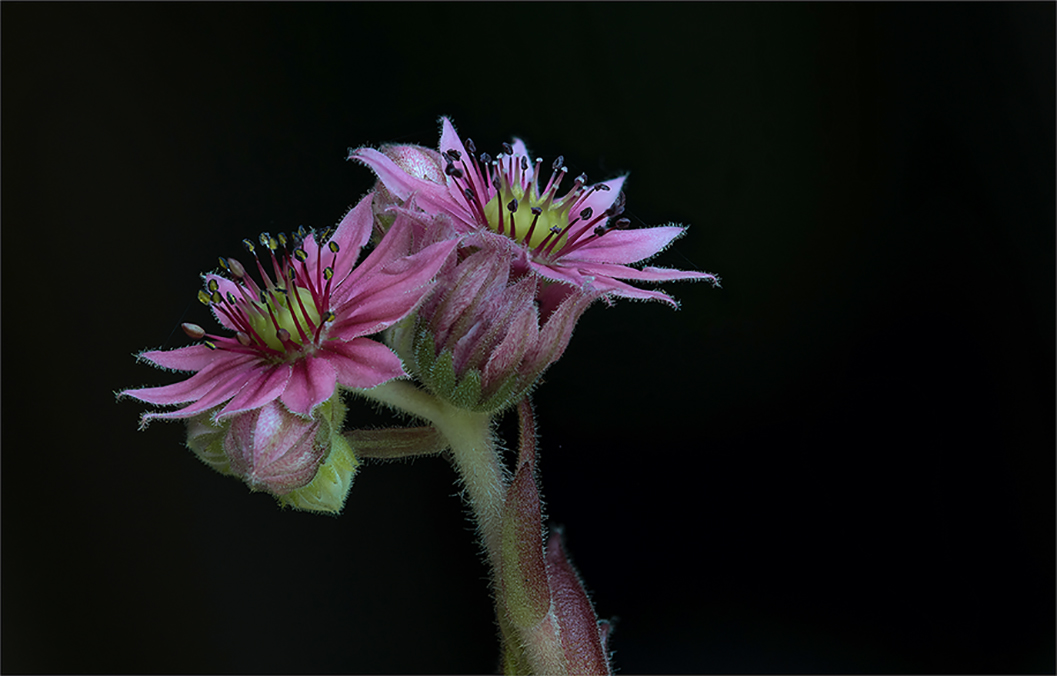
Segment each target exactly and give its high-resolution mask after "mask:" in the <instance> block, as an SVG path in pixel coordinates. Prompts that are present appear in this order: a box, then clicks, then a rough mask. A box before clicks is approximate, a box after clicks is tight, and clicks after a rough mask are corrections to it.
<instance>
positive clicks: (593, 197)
mask: <svg viewBox="0 0 1057 676" xmlns="http://www.w3.org/2000/svg"><path fill="white" fill-rule="evenodd" d="M626 179H627V176H618V177H617V178H614V179H611V180H609V181H602V182H601V183H600V184H599V185H604V186H606V187H608V188H609V190H592V191H591V194H590V195H588V196H587V197H586V198H584V201H583V206H581V207H578V208H580V209H582V208H583V207H591V210H592V211H594V212H595V213H596V214H600V213H602V212H603V211H605V210H606V209H608V208H609V207H611V206H613V202H616V201H617V196H618V195H619V194H620V191H621V189H623V187H624V181H625V180H626Z"/></svg>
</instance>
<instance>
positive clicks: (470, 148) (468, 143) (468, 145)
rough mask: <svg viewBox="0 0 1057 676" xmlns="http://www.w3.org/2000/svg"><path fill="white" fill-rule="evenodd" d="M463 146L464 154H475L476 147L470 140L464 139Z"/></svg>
mask: <svg viewBox="0 0 1057 676" xmlns="http://www.w3.org/2000/svg"><path fill="white" fill-rule="evenodd" d="M463 145H465V146H466V152H468V153H470V154H471V155H473V154H474V153H475V152H477V146H475V145H474V144H473V139H472V138H468V139H466V143H464V144H463Z"/></svg>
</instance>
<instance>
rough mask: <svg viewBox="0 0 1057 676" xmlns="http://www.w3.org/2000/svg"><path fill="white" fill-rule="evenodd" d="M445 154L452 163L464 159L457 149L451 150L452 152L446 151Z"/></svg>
mask: <svg viewBox="0 0 1057 676" xmlns="http://www.w3.org/2000/svg"><path fill="white" fill-rule="evenodd" d="M444 154H445V155H447V157H448V159H449V160H450V161H452V162H458V161H459V160H460V159H462V153H460V152H459V151H458V150H456V149H455V148H451V149H450V150H445V151H444Z"/></svg>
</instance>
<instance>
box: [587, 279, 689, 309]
mask: <svg viewBox="0 0 1057 676" xmlns="http://www.w3.org/2000/svg"><path fill="white" fill-rule="evenodd" d="M591 286H592V287H593V288H594V289H596V290H598V291H600V292H602V293H605V294H607V295H612V296H618V297H620V298H631V299H636V300H659V301H661V302H662V303H667V304H668V305H671V306H672V307H673V308H676V309H678V307H679V303H678V301H676V300H675V299H674V298H672V297H671V296H669V295H668V294H666V293H664V292H662V291H650V290H647V289H640V288H638V287H635V286H632V285H630V284H625V283H624V282H621V281H617V280H615V279H613V278H612V277H596V278H595V280H594V281H593V282H591Z"/></svg>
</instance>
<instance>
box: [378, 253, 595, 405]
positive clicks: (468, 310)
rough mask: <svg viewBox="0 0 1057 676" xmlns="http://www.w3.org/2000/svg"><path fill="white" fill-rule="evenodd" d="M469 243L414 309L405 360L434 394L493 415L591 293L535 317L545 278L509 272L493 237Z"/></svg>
mask: <svg viewBox="0 0 1057 676" xmlns="http://www.w3.org/2000/svg"><path fill="white" fill-rule="evenodd" d="M472 244H473V246H471V247H468V248H467V249H465V250H463V251H462V252H461V253H463V254H464V256H463V258H462V260H461V261H459V262H457V263H456V262H451V263H449V265H447V266H446V267H445V268H442V269H441V272H440V273H439V274H438V283H437V286H436V290H435V291H434V293H433V294H432V295H431V296H430V297H429V298H427V300H426V301H425V303H423V305H422V307H421V308H420V309H419V312H418V318H417V321H416V324H415V327H414V328H413V329H411V330H412V331H413V336H412V337H411V340H412V341H413V348H412V350H411V352H412V362H413V364H414V366H415V369H414V370H415V375H417V376H418V377H419V379H420V380H422V381H423V382H424V383H425V384H426V386H427V387H429V389H430V390H431V391H432V392H433V393H434V394H436V395H437V396H439V397H442V398H444V399H446V400H447V401H449V402H450V403H451V404H453V405H455V406H458V407H459V408H463V409H467V410H471V411H477V412H494V411H499V410H502V409H504V408H506V407H507V406H509V405H511V404H512V403H514V402H516V401H517V400H519V399H520V398H521V397H523V396H524V395H525V394H526V393H527V392H528V391H529V389H530V388H531V387H532V386H533V385H534V384H535V383H536V381H537V380H538V378H539V376H540V375H541V374H542V373H543V371H544V370H545V369H546V368H547V367H548V366H550V365H551V364H552V363H554V362H555V361H557V360H558V358H559V357H560V356H561V355H562V353H563V352H564V351H565V347H566V346H567V345H568V342H569V337H570V336H571V335H572V329H573V326H574V325H575V324H576V321H577V319H579V317H580V315H581V314H582V313H583V311H584V310H585V309H586V308H587V306H588V305H590V303H591V302H592V301H593V300H595V299H596V298H597V295H592V294H587V293H582V292H578V291H577V292H575V293H570V294H569V295H567V296H566V297H564V298H563V300H562V301H561V303H560V304H559V305H558V306H557V308H555V309H554V310H553V311H552V312H549V314H547V315H543V317H542V321H541V312H540V306H539V301H538V300H537V298H538V295H539V292H540V289H541V286H543V285H544V284H545V282H542V281H541V280H540V279H539V278H538V277H536V276H535V275H531V274H521V275H518V274H516V273H512V267H511V266H512V258H511V254H510V249H509V248H508V247H505V246H502V245H499V244H497V242H496V238H494V237H492V238H489V237H483V238H480V239H479V240H476V239H475V240H474V241H473V243H472ZM467 251H469V252H470V253H466V252H467ZM570 291H572V290H571V289H570ZM398 352H399V350H398Z"/></svg>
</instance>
